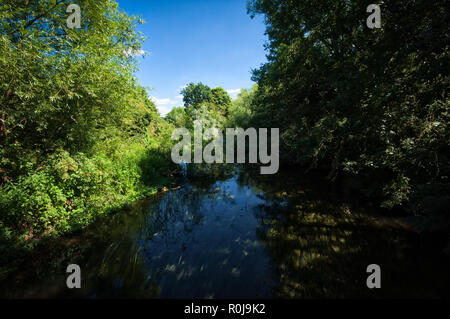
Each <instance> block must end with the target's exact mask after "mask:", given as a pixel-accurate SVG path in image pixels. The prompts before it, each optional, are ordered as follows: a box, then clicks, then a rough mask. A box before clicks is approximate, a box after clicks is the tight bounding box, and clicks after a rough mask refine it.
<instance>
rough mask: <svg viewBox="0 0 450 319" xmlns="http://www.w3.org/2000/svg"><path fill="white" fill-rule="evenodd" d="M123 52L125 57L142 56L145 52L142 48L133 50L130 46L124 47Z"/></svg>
mask: <svg viewBox="0 0 450 319" xmlns="http://www.w3.org/2000/svg"><path fill="white" fill-rule="evenodd" d="M123 54H125V56H126V57H129V56H134V57H138V56H143V55H145V54H146V52H145V51H144V50H137V51H135V50H133V49H131V48H129V49H126V50H125V51H123Z"/></svg>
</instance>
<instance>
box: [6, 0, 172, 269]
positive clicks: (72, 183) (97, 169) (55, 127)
mask: <svg viewBox="0 0 450 319" xmlns="http://www.w3.org/2000/svg"><path fill="white" fill-rule="evenodd" d="M71 3H76V4H78V5H80V7H81V8H82V20H81V22H82V23H81V28H80V29H69V28H67V27H66V19H67V17H68V15H69V14H67V13H66V8H67V7H68V5H69V4H71ZM140 22H141V21H140V19H139V18H138V17H135V16H128V15H126V14H125V13H123V12H122V11H120V10H119V9H118V4H117V3H116V2H115V1H113V0H101V1H97V0H95V1H94V0H79V1H75V0H74V1H72V0H71V1H64V0H44V1H28V0H27V1H16V0H4V1H1V2H0V31H1V36H0V70H1V71H0V100H1V106H0V118H1V122H0V241H1V243H0V250H1V251H2V252H3V247H5V245H10V246H11V247H12V245H14V246H17V247H19V248H20V249H17V250H15V249H14V250H13V249H12V248H11V249H9V250H8V254H9V255H8V254H5V255H4V256H3V258H2V260H1V263H3V262H6V261H8V260H11V259H12V258H15V257H14V256H15V255H14V254H15V253H14V251H16V252H17V251H22V250H21V249H22V248H24V247H25V245H27V247H28V244H29V243H30V242H35V241H36V242H38V241H39V240H40V239H42V238H44V237H50V236H55V235H61V234H64V233H67V232H72V231H74V230H77V229H80V228H83V227H85V226H86V225H88V224H90V223H91V222H92V221H93V220H94V219H96V218H97V217H98V216H100V215H102V214H105V213H107V212H110V211H111V210H114V209H117V208H119V207H121V206H123V205H124V204H126V203H128V202H130V201H133V200H136V199H138V198H141V197H143V196H145V195H147V194H149V193H151V192H155V191H156V190H157V188H158V187H159V185H160V184H161V183H164V181H165V179H164V175H166V174H167V172H169V171H170V170H172V169H173V168H172V167H171V165H172V164H171V163H172V162H171V160H170V150H171V147H172V142H171V140H170V135H171V131H172V129H173V125H171V124H169V123H167V122H165V121H163V120H162V119H161V118H160V116H159V113H158V111H157V109H156V107H155V105H154V104H153V102H152V101H151V100H150V99H149V98H148V95H147V92H146V90H145V89H144V88H143V87H141V86H140V85H139V84H138V83H137V79H136V78H135V77H134V72H135V71H136V67H137V61H136V59H135V58H134V57H133V56H132V55H130V54H127V52H136V51H138V50H140V48H141V45H142V41H143V37H142V36H141V35H140V34H139V33H138V32H136V31H135V27H136V25H137V24H138V23H140ZM2 255H3V253H2ZM0 275H2V274H1V273H0Z"/></svg>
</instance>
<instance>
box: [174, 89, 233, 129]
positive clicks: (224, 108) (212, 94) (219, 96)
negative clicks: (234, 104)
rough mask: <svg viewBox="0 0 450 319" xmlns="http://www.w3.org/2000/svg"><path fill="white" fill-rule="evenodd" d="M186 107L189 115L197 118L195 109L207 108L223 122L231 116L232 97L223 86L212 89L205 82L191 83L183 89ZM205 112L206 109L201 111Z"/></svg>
mask: <svg viewBox="0 0 450 319" xmlns="http://www.w3.org/2000/svg"><path fill="white" fill-rule="evenodd" d="M181 94H182V95H183V101H184V107H185V108H186V112H187V114H188V116H190V117H191V118H192V119H193V120H194V119H195V114H194V113H195V111H199V110H200V109H202V108H203V109H204V108H206V109H207V110H208V111H209V112H210V113H211V116H212V117H213V118H214V119H215V120H216V121H218V122H223V121H224V120H225V119H226V118H227V117H228V116H229V109H230V107H231V98H230V96H229V95H228V93H227V92H225V90H224V89H223V88H221V87H217V88H215V89H211V88H210V87H209V86H207V85H204V84H203V83H201V82H200V83H198V84H195V83H190V84H189V85H188V86H187V87H186V88H184V89H183V90H182V91H181ZM200 113H202V114H204V110H203V111H200Z"/></svg>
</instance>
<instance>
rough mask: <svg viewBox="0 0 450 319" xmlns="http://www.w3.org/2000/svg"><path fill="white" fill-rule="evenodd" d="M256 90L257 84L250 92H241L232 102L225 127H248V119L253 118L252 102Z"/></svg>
mask: <svg viewBox="0 0 450 319" xmlns="http://www.w3.org/2000/svg"><path fill="white" fill-rule="evenodd" d="M257 90H258V85H257V84H255V85H254V86H253V87H252V88H251V89H250V90H248V89H242V90H241V92H240V93H239V94H238V96H237V98H236V99H235V100H233V102H232V105H231V107H230V111H229V112H230V115H229V118H228V123H227V127H243V128H247V127H250V119H251V118H252V116H253V113H252V109H253V107H254V103H253V100H254V98H255V93H256V91H257Z"/></svg>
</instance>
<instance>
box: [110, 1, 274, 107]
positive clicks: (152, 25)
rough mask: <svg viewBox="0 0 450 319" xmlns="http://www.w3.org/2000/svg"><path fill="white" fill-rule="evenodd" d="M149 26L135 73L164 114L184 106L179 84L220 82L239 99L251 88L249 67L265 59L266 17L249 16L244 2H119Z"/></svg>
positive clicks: (215, 84)
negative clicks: (239, 92)
mask: <svg viewBox="0 0 450 319" xmlns="http://www.w3.org/2000/svg"><path fill="white" fill-rule="evenodd" d="M118 2H119V6H120V7H121V8H122V9H123V10H124V11H125V12H127V13H128V14H136V15H140V16H141V17H142V18H143V19H144V20H145V21H146V24H144V25H140V26H139V27H138V30H139V31H141V32H142V33H143V34H144V36H145V37H146V38H147V41H146V42H145V43H144V47H143V50H144V51H145V52H147V53H148V55H147V56H146V57H144V58H141V57H140V58H139V61H140V71H139V72H138V73H137V74H136V75H137V77H138V78H139V81H140V83H141V84H142V85H144V86H149V87H151V88H152V90H151V91H150V92H149V95H150V96H151V97H152V99H153V101H154V102H155V103H156V105H157V106H158V109H159V110H160V112H161V114H162V115H164V114H166V113H167V112H168V111H170V110H171V109H172V108H173V107H174V106H182V105H183V102H182V97H181V96H180V90H181V88H182V87H183V86H184V85H186V84H188V83H190V82H195V83H197V82H203V83H204V84H206V85H209V86H210V87H211V88H214V87H218V86H221V87H223V88H224V89H225V90H227V91H229V93H230V96H231V97H232V98H234V97H236V95H237V93H238V90H239V89H240V88H249V87H251V86H252V85H253V84H254V83H253V82H252V81H251V79H250V77H251V73H250V72H251V69H254V68H258V67H259V66H260V65H261V64H262V63H264V62H265V61H266V58H265V52H264V43H265V41H266V37H265V36H264V30H265V26H264V23H263V17H261V16H258V17H256V18H255V19H250V16H249V15H248V14H247V9H246V3H247V1H246V0H118Z"/></svg>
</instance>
